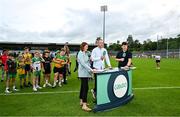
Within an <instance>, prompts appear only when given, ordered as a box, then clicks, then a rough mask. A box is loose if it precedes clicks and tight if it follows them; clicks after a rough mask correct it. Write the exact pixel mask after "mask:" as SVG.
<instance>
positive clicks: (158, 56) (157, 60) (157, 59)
mask: <svg viewBox="0 0 180 117" xmlns="http://www.w3.org/2000/svg"><path fill="white" fill-rule="evenodd" d="M155 60H156V69H160V61H161V56H160V55H156V56H155Z"/></svg>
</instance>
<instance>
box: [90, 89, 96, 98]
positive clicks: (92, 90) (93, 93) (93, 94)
mask: <svg viewBox="0 0 180 117" xmlns="http://www.w3.org/2000/svg"><path fill="white" fill-rule="evenodd" d="M91 93H92V96H93V98H94V99H96V96H95V92H94V89H91Z"/></svg>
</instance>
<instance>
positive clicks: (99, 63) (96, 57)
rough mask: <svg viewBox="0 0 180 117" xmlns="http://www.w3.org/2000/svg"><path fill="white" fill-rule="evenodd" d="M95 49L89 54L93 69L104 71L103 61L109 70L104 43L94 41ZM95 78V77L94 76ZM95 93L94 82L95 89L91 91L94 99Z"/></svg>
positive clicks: (99, 40)
mask: <svg viewBox="0 0 180 117" xmlns="http://www.w3.org/2000/svg"><path fill="white" fill-rule="evenodd" d="M96 43H97V47H96V48H94V49H93V50H92V53H91V60H92V61H93V68H94V69H97V70H104V68H105V61H106V64H107V65H108V67H109V68H111V63H110V60H109V56H108V52H107V50H106V49H105V48H104V42H103V40H102V39H100V38H97V40H96ZM95 77H96V76H95ZM95 91H96V81H95V88H94V89H91V92H92V94H93V98H95V97H96V96H95V93H96V92H95Z"/></svg>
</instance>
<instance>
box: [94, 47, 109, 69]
mask: <svg viewBox="0 0 180 117" xmlns="http://www.w3.org/2000/svg"><path fill="white" fill-rule="evenodd" d="M102 56H105V60H106V63H107V65H108V66H111V63H110V60H109V56H108V52H107V50H106V49H105V48H99V47H96V48H94V49H93V50H92V53H91V59H92V61H93V67H94V68H96V69H98V70H103V69H104V68H105V62H104V60H101V57H102Z"/></svg>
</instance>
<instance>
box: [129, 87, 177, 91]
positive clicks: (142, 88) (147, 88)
mask: <svg viewBox="0 0 180 117" xmlns="http://www.w3.org/2000/svg"><path fill="white" fill-rule="evenodd" d="M133 89H134V90H151V89H180V87H141V88H133Z"/></svg>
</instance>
